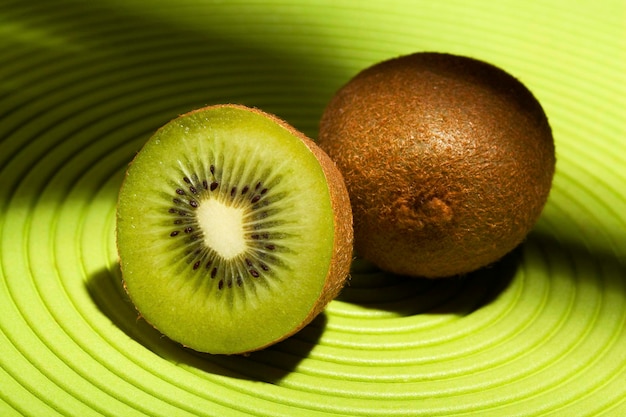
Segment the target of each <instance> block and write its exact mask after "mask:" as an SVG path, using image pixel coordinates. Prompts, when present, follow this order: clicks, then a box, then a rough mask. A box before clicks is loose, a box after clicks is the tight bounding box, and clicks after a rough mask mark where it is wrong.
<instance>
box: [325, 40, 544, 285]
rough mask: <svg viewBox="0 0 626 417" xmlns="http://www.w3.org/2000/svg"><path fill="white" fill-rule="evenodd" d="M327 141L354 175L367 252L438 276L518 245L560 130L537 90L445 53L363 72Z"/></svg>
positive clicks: (358, 235)
mask: <svg viewBox="0 0 626 417" xmlns="http://www.w3.org/2000/svg"><path fill="white" fill-rule="evenodd" d="M318 144H319V145H320V147H322V149H324V150H325V151H326V152H327V153H328V154H329V155H330V157H331V158H333V160H335V162H336V163H337V165H338V166H339V168H340V170H341V172H342V173H343V175H344V178H345V181H346V184H347V187H348V191H349V193H350V198H351V201H352V208H353V216H354V229H355V230H354V234H355V236H354V239H355V252H356V254H357V256H360V257H363V258H364V259H367V260H369V261H370V262H372V263H374V264H375V265H377V266H378V267H380V268H382V269H384V270H387V271H391V272H394V273H397V274H403V275H413V276H420V277H429V278H437V277H447V276H456V275H459V274H465V273H467V272H470V271H473V270H476V269H479V268H481V267H484V266H487V265H489V264H492V263H494V262H496V261H497V260H498V259H500V258H501V257H503V256H504V255H505V254H507V253H508V252H510V251H511V250H512V249H514V248H515V247H516V246H518V245H519V244H520V243H521V242H522V241H523V240H524V238H525V237H526V236H527V234H528V233H529V232H530V230H531V229H532V227H533V226H534V224H535V223H536V221H537V220H538V217H539V216H540V213H541V211H542V209H543V207H544V205H545V203H546V200H547V198H548V195H549V191H550V188H551V184H552V178H553V175H554V170H555V149H554V141H553V136H552V131H551V128H550V126H549V123H548V119H547V117H546V114H545V113H544V110H543V108H542V107H541V105H540V103H539V102H538V100H537V99H536V98H535V97H534V96H533V94H532V93H531V92H530V91H529V90H528V88H526V87H525V86H524V85H523V84H522V83H521V82H520V81H519V80H518V79H516V78H514V77H513V76H512V75H510V74H509V73H507V72H505V71H504V70H502V69H501V68H499V67H496V66H494V65H492V64H489V63H486V62H484V61H481V60H478V59H474V58H471V57H465V56H458V55H451V54H445V53H435V52H418V53H414V54H411V55H404V56H400V57H397V58H393V59H389V60H386V61H383V62H380V63H378V64H375V65H373V66H371V67H369V68H366V69H364V70H363V71H361V72H360V73H358V74H357V75H356V76H355V77H354V78H352V79H351V80H349V81H348V82H347V83H346V84H345V85H344V86H342V87H341V88H340V89H339V90H338V91H337V92H336V94H335V95H334V96H333V97H332V99H331V100H330V102H329V104H328V105H327V108H326V109H325V111H324V113H323V116H322V119H321V122H320V131H319V138H318Z"/></svg>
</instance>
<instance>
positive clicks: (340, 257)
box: [117, 104, 353, 354]
mask: <svg viewBox="0 0 626 417" xmlns="http://www.w3.org/2000/svg"><path fill="white" fill-rule="evenodd" d="M220 109H235V110H239V111H242V112H251V113H254V114H256V115H259V116H261V117H264V118H266V119H269V120H270V121H272V122H274V123H275V124H277V125H279V126H280V127H282V128H283V129H285V130H287V131H288V132H289V133H290V134H291V135H292V136H294V137H296V138H297V139H299V140H300V141H302V142H303V143H304V145H306V147H307V148H308V149H309V150H310V151H311V153H312V154H313V155H314V156H315V158H316V159H317V161H318V162H319V165H320V167H321V169H322V172H323V174H324V177H325V179H326V184H327V187H328V191H329V197H330V203H331V206H332V212H333V223H334V235H333V240H332V242H333V247H332V257H331V261H330V263H329V266H328V271H327V274H326V276H325V277H320V280H321V279H324V285H323V288H322V290H321V292H320V295H319V297H318V299H317V300H315V302H314V303H313V305H312V307H311V309H310V310H309V312H308V314H307V315H306V316H305V317H303V319H302V321H301V322H300V323H299V324H298V325H297V326H296V327H293V328H291V329H290V330H289V331H287V332H285V333H283V334H282V336H281V337H279V338H277V339H275V340H271V341H269V342H267V343H264V344H260V345H258V344H257V345H254V346H253V347H252V348H246V349H239V348H238V347H236V346H232V347H231V346H229V347H228V349H226V350H219V351H218V350H216V351H212V350H208V349H204V348H199V347H198V346H197V345H190V344H186V343H184V342H183V341H179V340H176V339H174V340H175V341H179V342H180V343H181V344H183V345H184V346H185V347H188V348H191V349H194V350H198V351H201V352H207V353H221V354H246V353H249V352H252V351H257V350H261V349H264V348H266V347H268V346H270V345H273V344H275V343H277V342H280V341H282V340H284V339H286V338H288V337H290V336H292V335H293V334H295V333H297V332H298V331H300V330H301V329H302V328H304V327H305V326H306V325H307V324H309V323H310V322H311V321H312V320H313V319H314V318H315V317H317V316H318V315H319V314H320V313H321V312H322V311H323V310H324V308H325V307H326V305H327V304H328V303H329V302H330V301H331V300H333V299H334V298H335V297H336V296H337V295H338V293H339V292H340V291H341V289H342V288H343V286H344V285H345V283H346V282H347V279H348V278H349V270H350V264H351V262H352V251H353V228H352V210H351V207H350V199H349V196H348V192H347V189H346V186H345V182H344V180H343V177H342V175H341V173H340V171H339V170H338V169H337V167H336V165H335V163H334V162H333V161H332V160H331V159H330V158H329V157H328V155H327V154H326V153H325V152H324V151H322V150H321V148H319V147H318V146H317V145H316V144H315V142H314V141H312V140H311V139H309V138H308V137H307V136H305V135H304V134H303V133H301V132H299V131H298V130H296V129H295V128H294V127H292V126H291V125H290V124H288V123H287V122H285V121H284V120H282V119H280V118H278V117H277V116H275V115H273V114H270V113H266V112H264V111H262V110H259V109H256V108H252V107H247V106H243V105H237V104H220V105H211V106H207V107H204V108H200V109H197V110H193V111H191V112H189V113H186V114H183V115H181V116H179V118H183V117H186V116H189V115H192V114H193V113H196V112H205V111H211V112H213V111H219V110H220ZM179 118H177V119H175V120H178V119H179ZM175 120H174V121H175ZM133 163H134V160H133V161H132V162H131V166H132V165H133ZM129 167H130V166H129ZM128 181H129V171H127V172H126V176H125V178H124V180H123V183H122V190H123V189H124V187H125V183H127V182H128ZM122 190H121V191H120V195H119V200H118V215H117V221H118V223H117V228H118V230H117V246H118V258H119V264H120V267H121V269H122V276H123V278H124V279H123V286H124V289H125V291H126V292H127V294H128V296H129V297H130V299H131V301H132V302H133V303H135V297H134V295H135V294H133V293H132V292H131V291H129V286H128V285H127V279H126V278H127V277H126V274H125V272H126V271H125V270H124V264H125V262H124V259H123V258H124V255H125V253H124V251H123V250H122V249H123V248H122V246H123V245H120V221H125V220H124V218H123V216H121V215H120V207H121V206H123V205H124V202H123V201H122V196H123V195H124V193H123V192H122ZM126 221H127V220H126ZM126 229H128V227H127V228H126ZM268 302H271V300H268ZM155 303H157V304H158V303H159V301H158V300H155ZM181 303H184V300H181ZM161 304H163V303H161ZM135 307H136V309H137V312H138V314H139V316H140V317H142V318H143V319H144V320H146V321H147V322H148V323H150V324H151V325H153V326H154V327H155V328H156V329H157V330H159V331H160V330H161V329H160V328H159V327H158V326H155V325H154V324H153V323H151V322H150V320H149V319H148V318H147V317H145V316H144V315H143V314H142V312H141V309H140V308H139V307H138V306H137V305H136V304H135ZM168 310H169V307H168V306H163V310H162V314H167V311H168ZM184 325H185V324H183V323H181V324H180V326H181V327H182V326H184ZM239 336H240V338H242V339H246V336H251V337H254V335H246V334H242V335H239ZM207 337H208V338H210V337H212V336H211V335H208V336H207ZM244 343H245V345H246V346H249V343H250V342H248V341H246V342H244ZM251 343H256V342H251Z"/></svg>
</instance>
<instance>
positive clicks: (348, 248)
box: [117, 105, 352, 354]
mask: <svg viewBox="0 0 626 417" xmlns="http://www.w3.org/2000/svg"><path fill="white" fill-rule="evenodd" d="M117 246H118V252H119V258H120V266H121V269H122V274H123V279H124V286H125V288H126V291H127V292H128V294H129V296H130V298H131V300H132V302H133V303H134V305H135V307H136V308H137V310H138V311H139V313H140V315H141V316H142V317H143V318H144V319H145V320H147V321H148V322H149V323H151V324H152V325H153V326H154V327H155V328H157V329H158V330H159V331H161V332H162V333H163V334H165V335H166V336H168V337H169V338H171V339H172V340H174V341H177V342H179V343H181V344H183V345H184V346H187V347H189V348H192V349H194V350H197V351H201V352H208V353H224V354H234V353H244V352H250V351H253V350H258V349H262V348H264V347H266V346H269V345H271V344H273V343H276V342H278V341H280V340H283V339H284V338H286V337H288V336H290V335H292V334H294V333H295V332H297V331H298V330H300V329H301V328H302V327H304V326H305V325H306V324H308V323H309V322H310V321H311V320H313V318H315V316H317V315H318V314H319V313H320V312H321V311H322V310H323V308H324V307H325V305H326V304H327V303H328V302H329V301H330V300H332V299H333V298H334V297H335V296H336V295H337V293H338V292H339V291H340V289H341V288H342V286H343V285H344V282H345V280H346V277H347V275H348V272H349V267H350V262H351V258H352V217H351V209H350V203H349V197H348V194H347V190H346V188H345V184H344V181H343V178H342V176H341V174H340V173H339V171H338V170H337V168H336V167H335V165H334V164H333V163H332V161H331V160H330V159H329V158H328V156H327V155H326V154H325V153H324V152H322V151H321V150H320V149H319V148H318V147H317V146H316V145H315V143H313V142H312V141H311V140H310V139H308V138H306V137H305V136H304V135H303V134H302V133H300V132H298V131H296V130H295V129H294V128H293V127H291V126H289V125H288V124H287V123H285V122H284V121H282V120H280V119H278V118H276V117H275V116H273V115H270V114H267V113H264V112H262V111H260V110H257V109H252V108H248V107H244V106H239V105H216V106H209V107H206V108H203V109H199V110H196V111H193V112H190V113H188V114H185V115H182V116H180V117H178V118H176V119H174V120H172V121H171V122H169V123H168V124H166V125H165V126H163V127H162V128H161V129H159V130H158V131H157V132H156V133H155V134H154V136H152V137H151V138H150V139H149V140H148V142H147V143H146V144H145V145H144V147H143V148H142V149H141V150H140V151H139V153H138V154H137V155H136V157H135V158H134V160H133V161H132V163H131V164H130V166H129V167H128V170H127V173H126V177H125V179H124V182H123V184H122V187H121V189H120V193H119V201H118V209H117Z"/></svg>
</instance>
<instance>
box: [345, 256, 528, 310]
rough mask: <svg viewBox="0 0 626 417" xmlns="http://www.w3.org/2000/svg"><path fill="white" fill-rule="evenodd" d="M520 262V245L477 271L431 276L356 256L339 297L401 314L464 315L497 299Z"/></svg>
mask: <svg viewBox="0 0 626 417" xmlns="http://www.w3.org/2000/svg"><path fill="white" fill-rule="evenodd" d="M521 261H522V247H521V246H520V247H517V248H516V249H514V250H513V251H511V252H510V253H508V254H507V255H505V256H504V257H503V258H501V259H500V260H499V261H497V262H495V263H494V264H492V265H489V266H487V267H484V268H481V269H479V270H477V271H474V272H471V273H468V274H465V275H462V276H455V277H448V278H438V279H429V278H420V277H410V276H403V275H396V274H392V273H389V272H385V271H382V270H380V269H378V268H377V267H376V266H374V265H371V264H368V263H367V262H366V261H363V260H359V259H357V260H356V261H355V262H354V263H353V267H352V271H351V279H350V281H349V284H348V285H347V286H346V287H345V288H344V289H343V291H342V293H341V294H340V295H339V297H338V300H340V301H344V302H347V303H352V304H357V305H360V306H361V307H365V308H368V309H373V310H381V311H386V312H391V313H394V314H396V315H398V316H401V317H402V316H412V315H418V314H455V315H459V316H463V315H467V314H470V313H471V312H473V311H476V310H478V309H480V308H482V307H484V306H486V305H489V304H490V303H492V302H493V301H494V300H496V299H497V298H498V296H499V295H500V294H501V293H503V292H504V291H505V290H506V289H507V288H508V287H509V286H510V285H511V283H512V282H513V280H514V277H515V275H516V273H517V270H518V268H519V266H520V264H521Z"/></svg>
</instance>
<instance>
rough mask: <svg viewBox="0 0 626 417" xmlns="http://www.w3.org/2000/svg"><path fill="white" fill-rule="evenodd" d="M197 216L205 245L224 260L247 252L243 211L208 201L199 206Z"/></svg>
mask: <svg viewBox="0 0 626 417" xmlns="http://www.w3.org/2000/svg"><path fill="white" fill-rule="evenodd" d="M197 216H198V224H199V225H200V228H201V229H202V232H203V235H204V243H205V244H206V245H207V247H209V248H212V249H213V250H215V252H217V253H218V254H219V255H220V256H221V257H222V258H224V259H227V260H228V259H232V258H235V257H236V256H238V255H240V254H242V253H243V252H244V251H245V250H246V242H245V240H244V228H243V216H244V210H243V209H241V208H238V207H231V206H228V205H226V204H224V203H222V202H220V201H218V200H216V199H208V200H204V201H202V202H201V203H200V205H199V206H198V210H197Z"/></svg>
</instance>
